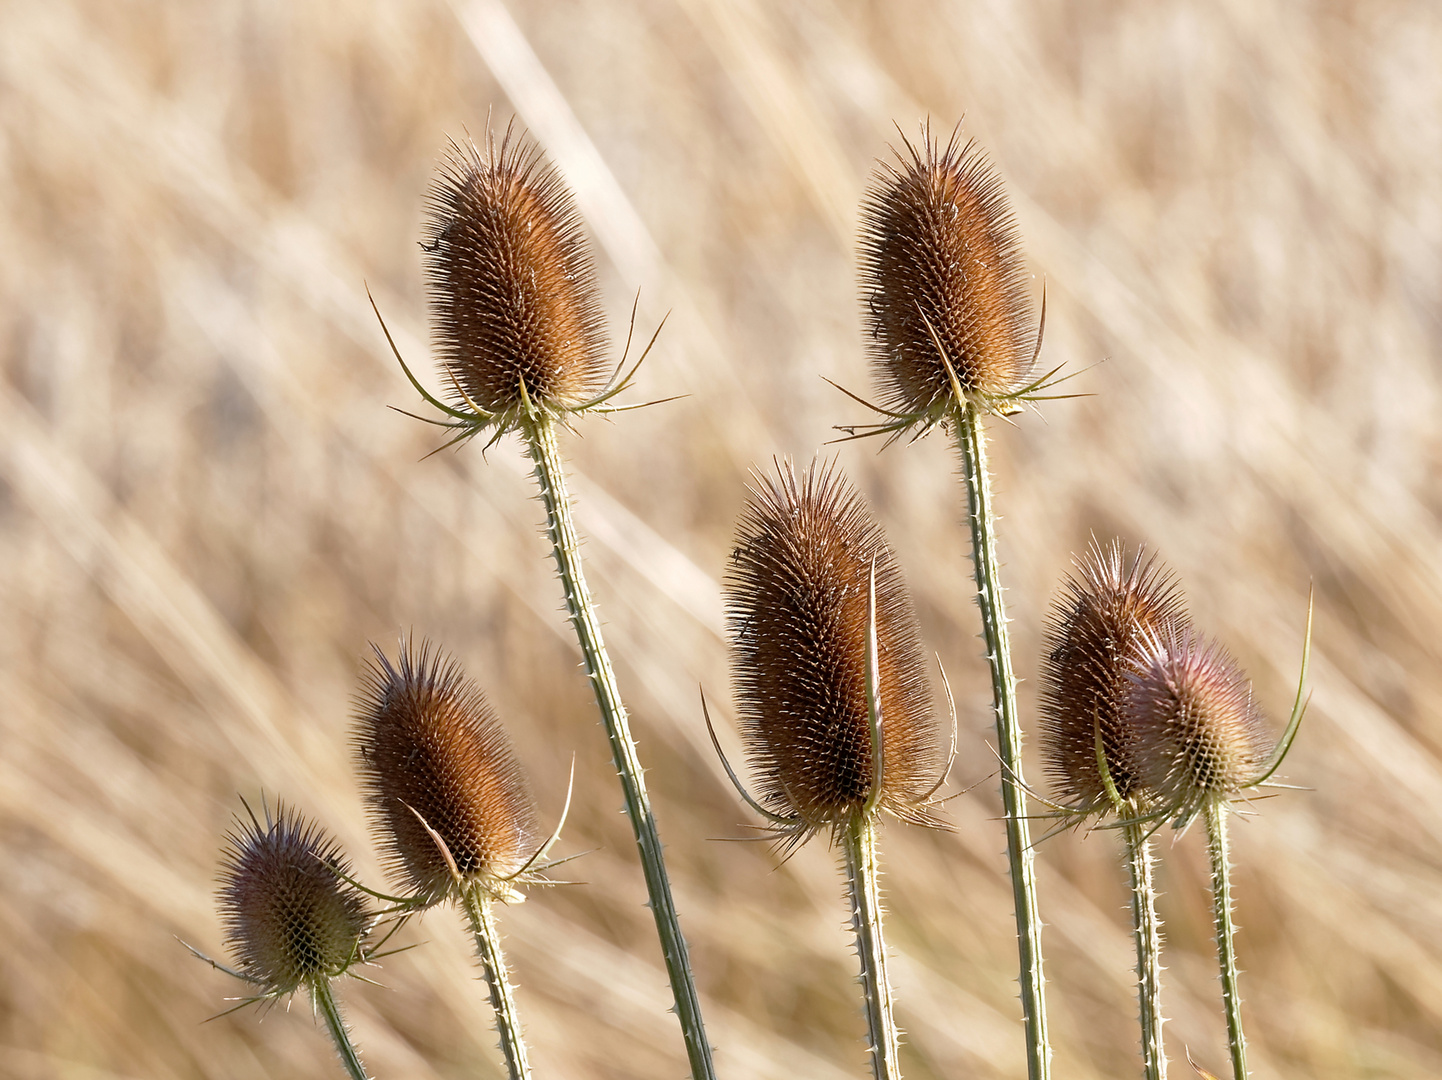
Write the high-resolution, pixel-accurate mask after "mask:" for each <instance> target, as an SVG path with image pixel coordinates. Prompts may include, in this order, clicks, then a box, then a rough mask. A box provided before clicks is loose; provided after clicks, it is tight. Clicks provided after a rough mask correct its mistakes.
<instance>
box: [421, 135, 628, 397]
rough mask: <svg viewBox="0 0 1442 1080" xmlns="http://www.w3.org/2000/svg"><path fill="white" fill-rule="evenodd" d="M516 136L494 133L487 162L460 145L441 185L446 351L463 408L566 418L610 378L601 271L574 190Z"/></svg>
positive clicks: (429, 268)
mask: <svg viewBox="0 0 1442 1080" xmlns="http://www.w3.org/2000/svg"><path fill="white" fill-rule="evenodd" d="M512 135H513V133H512V131H511V130H510V129H508V130H507V131H506V134H505V135H504V136H503V137H502V139H501V142H500V145H499V146H497V145H496V143H495V140H494V137H492V136H488V137H487V140H486V150H485V153H484V154H483V153H482V152H481V151H480V150H479V149H478V148H477V147H476V146H475V144H473V143H471V142H470V141H469V140H468V141H466V142H465V143H464V144H462V143H456V142H452V143H451V146H450V149H449V152H448V153H447V155H446V157H445V160H444V162H443V163H442V165H441V168H440V173H439V175H438V176H437V178H436V181H435V183H434V185H433V186H432V188H431V192H430V198H429V205H428V207H427V239H426V243H425V244H424V248H425V250H426V252H427V258H426V274H427V285H428V290H429V294H430V302H431V319H432V326H433V334H434V339H435V349H436V352H437V354H438V355H439V357H440V361H441V366H442V369H443V374H444V376H445V379H446V381H447V382H448V383H450V384H451V385H452V387H453V393H454V397H455V403H456V406H457V407H458V408H465V407H466V405H468V404H470V405H474V406H478V407H479V408H480V409H482V410H484V411H485V412H487V413H494V414H500V415H502V416H510V417H514V416H516V415H519V414H520V413H521V411H522V410H523V408H524V402H525V401H529V402H530V404H531V406H532V407H535V408H538V409H541V410H545V411H549V412H551V413H553V414H554V413H564V412H566V411H568V410H570V409H572V408H574V407H576V406H577V405H581V404H583V403H584V402H586V401H587V400H589V399H590V398H592V397H593V396H594V395H595V394H596V393H597V392H598V391H599V390H600V388H601V387H602V386H603V385H604V384H605V382H606V376H607V369H606V364H605V359H604V354H605V351H606V333H605V327H604V325H603V323H602V317H601V310H600V301H599V298H598V291H597V287H596V274H595V269H594V267H593V266H592V263H591V253H590V250H589V247H588V245H587V242H586V237H585V233H584V231H583V229H582V225H581V219H580V216H579V215H578V214H577V213H576V207H575V203H574V201H573V200H572V198H571V193H570V191H569V190H567V188H566V186H565V183H564V182H563V181H562V180H561V177H560V175H559V174H558V173H557V172H556V171H555V170H554V169H553V168H551V166H550V165H548V164H546V163H545V162H544V161H543V160H542V158H541V154H540V151H539V150H538V149H537V148H535V147H534V146H533V145H531V144H530V143H529V141H528V140H526V139H525V138H523V137H517V138H513V137H512ZM523 385H524V387H525V397H524V399H523V397H522V391H521V387H522V386H523ZM455 388H458V389H455Z"/></svg>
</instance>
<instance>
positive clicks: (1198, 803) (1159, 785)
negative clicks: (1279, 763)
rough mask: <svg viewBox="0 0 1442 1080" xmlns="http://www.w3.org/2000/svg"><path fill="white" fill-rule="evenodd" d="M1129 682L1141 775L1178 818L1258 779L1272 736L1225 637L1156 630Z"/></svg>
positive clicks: (1135, 754)
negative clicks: (1222, 642)
mask: <svg viewBox="0 0 1442 1080" xmlns="http://www.w3.org/2000/svg"><path fill="white" fill-rule="evenodd" d="M1130 683H1131V685H1130V687H1129V689H1128V696H1127V703H1126V709H1127V712H1128V714H1129V715H1130V717H1131V722H1132V740H1131V746H1132V750H1131V753H1132V758H1133V760H1134V762H1135V764H1136V769H1137V775H1138V777H1139V779H1140V781H1141V782H1142V783H1143V784H1145V785H1146V786H1147V788H1148V789H1150V790H1151V791H1152V792H1154V793H1155V795H1156V797H1157V798H1158V799H1159V800H1160V801H1161V804H1162V805H1163V806H1164V807H1167V808H1168V810H1169V811H1170V812H1171V813H1174V814H1175V815H1176V816H1177V817H1178V819H1179V820H1190V819H1191V818H1192V817H1193V816H1194V815H1195V814H1196V813H1197V812H1198V811H1200V810H1202V809H1203V808H1204V807H1205V806H1206V804H1207V803H1208V802H1210V801H1213V800H1221V799H1225V798H1226V797H1227V796H1230V795H1234V794H1236V793H1238V792H1240V791H1242V790H1243V789H1244V788H1247V787H1250V786H1251V785H1252V784H1254V783H1255V782H1256V781H1257V779H1258V777H1259V776H1260V775H1261V773H1262V772H1263V770H1264V769H1265V768H1266V765H1267V762H1268V761H1269V759H1270V758H1271V756H1272V749H1273V747H1272V740H1271V737H1270V736H1269V735H1268V734H1267V730H1266V726H1265V724H1264V723H1263V720H1262V716H1261V712H1260V710H1258V708H1257V705H1256V702H1255V701H1254V700H1253V698H1252V687H1251V684H1250V683H1249V682H1248V681H1247V678H1246V676H1245V675H1243V674H1242V671H1241V669H1240V668H1239V667H1238V666H1237V664H1236V662H1235V661H1234V660H1233V659H1232V658H1231V656H1229V655H1228V654H1227V652H1226V650H1225V649H1223V648H1222V647H1221V646H1220V645H1218V644H1216V643H1215V642H1206V641H1202V640H1200V639H1198V638H1196V637H1194V636H1192V634H1191V633H1190V632H1188V631H1186V630H1184V629H1180V630H1173V631H1172V632H1170V633H1167V634H1165V635H1162V636H1160V637H1155V638H1152V639H1151V640H1149V641H1148V642H1147V643H1146V646H1145V649H1144V652H1143V656H1142V660H1141V662H1140V664H1139V665H1138V667H1137V670H1136V671H1135V672H1134V673H1133V674H1132V675H1131V676H1130Z"/></svg>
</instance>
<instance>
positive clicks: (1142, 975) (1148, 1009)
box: [1126, 825, 1167, 1080]
mask: <svg viewBox="0 0 1442 1080" xmlns="http://www.w3.org/2000/svg"><path fill="white" fill-rule="evenodd" d="M1126 843H1127V862H1128V864H1129V865H1130V867H1131V877H1132V932H1133V935H1134V936H1135V938H1136V944H1137V1003H1138V1005H1139V1006H1140V1007H1141V1023H1142V1058H1143V1060H1144V1062H1145V1064H1146V1080H1166V1077H1167V1055H1166V1051H1165V1049H1164V1048H1163V1045H1162V1024H1164V1023H1165V1022H1166V1021H1165V1018H1164V1017H1163V1016H1162V923H1161V920H1160V919H1158V918H1157V894H1156V890H1155V888H1154V887H1153V885H1152V842H1151V840H1149V839H1148V838H1147V833H1146V826H1144V825H1128V826H1127V827H1126Z"/></svg>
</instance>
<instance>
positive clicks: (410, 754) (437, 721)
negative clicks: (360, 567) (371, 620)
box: [354, 641, 537, 903]
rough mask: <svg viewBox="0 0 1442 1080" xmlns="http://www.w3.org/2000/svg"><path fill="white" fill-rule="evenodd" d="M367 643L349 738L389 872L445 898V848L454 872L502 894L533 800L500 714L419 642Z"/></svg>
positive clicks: (517, 864) (450, 888)
mask: <svg viewBox="0 0 1442 1080" xmlns="http://www.w3.org/2000/svg"><path fill="white" fill-rule="evenodd" d="M372 648H373V649H375V659H374V660H373V661H372V662H371V664H370V665H369V666H368V668H367V670H366V673H365V677H364V681H363V683H362V687H361V696H360V699H359V702H358V707H357V714H356V719H357V725H356V732H355V740H354V745H355V748H356V754H357V757H358V759H359V762H360V772H361V782H362V785H363V787H364V789H365V795H366V801H367V802H368V803H369V805H370V810H371V817H372V823H373V828H374V830H375V833H376V837H377V840H378V841H379V843H380V844H381V846H382V848H383V849H384V851H385V860H386V862H387V864H388V866H387V869H388V870H389V872H390V874H391V876H392V878H393V879H395V880H396V881H398V882H402V883H404V885H405V886H406V887H408V888H409V889H410V890H412V891H413V892H414V894H415V895H417V896H418V897H420V898H422V899H423V900H424V901H426V902H428V903H434V902H437V901H440V900H442V899H445V898H446V897H447V896H451V895H454V894H455V892H456V889H457V882H456V880H455V875H453V874H452V872H451V867H450V865H449V864H448V862H447V860H446V855H447V853H449V855H450V859H451V860H452V861H453V862H454V864H455V869H456V872H457V873H459V875H460V877H461V879H462V882H464V883H467V884H469V883H473V882H474V883H479V884H480V885H481V886H482V887H483V888H486V889H487V890H488V891H490V892H491V893H492V895H494V896H496V897H497V898H505V897H508V896H510V890H509V889H508V888H507V886H506V881H507V879H508V878H509V877H510V876H511V875H513V874H515V873H516V872H517V871H518V870H520V869H521V868H522V867H523V866H524V865H525V863H526V861H527V860H528V859H529V858H530V857H531V855H532V854H533V853H534V851H535V849H536V846H537V845H536V837H537V827H536V808H535V801H534V799H533V798H532V796H531V788H530V784H529V783H528V782H527V780H526V776H525V774H524V773H523V772H522V771H521V766H520V764H519V763H518V762H517V761H516V758H515V754H514V753H513V752H512V750H511V743H510V740H509V739H508V738H507V737H506V733H505V730H504V729H503V728H502V727H501V723H500V721H499V720H498V719H497V718H496V714H495V713H494V712H493V711H492V710H491V707H490V706H489V705H488V704H487V703H486V700H485V698H484V697H482V696H481V692H480V690H478V689H477V688H476V686H475V684H474V683H472V682H471V681H470V680H468V679H467V678H466V677H465V674H464V673H463V672H462V671H461V668H460V665H458V664H457V663H456V662H455V661H454V660H452V659H449V658H448V657H446V656H444V655H443V654H442V653H440V652H439V651H437V650H433V649H432V648H431V647H430V646H429V645H428V644H427V643H424V642H423V643H422V644H421V646H420V648H419V649H413V648H412V647H411V646H410V645H409V644H408V643H407V642H405V641H402V643H401V652H400V660H399V663H398V664H397V665H393V664H392V663H391V662H390V660H389V659H387V657H386V655H385V653H383V652H382V651H381V650H380V649H378V648H375V646H372ZM428 829H429V830H430V831H428ZM432 832H434V834H435V835H434V836H432V835H431V834H432ZM438 840H439V842H438ZM442 844H443V845H444V851H443V850H442V847H441V845H442Z"/></svg>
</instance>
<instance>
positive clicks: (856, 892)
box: [843, 815, 901, 1080]
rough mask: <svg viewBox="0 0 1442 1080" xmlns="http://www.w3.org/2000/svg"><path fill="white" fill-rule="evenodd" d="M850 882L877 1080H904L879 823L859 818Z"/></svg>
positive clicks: (849, 846)
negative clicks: (889, 965)
mask: <svg viewBox="0 0 1442 1080" xmlns="http://www.w3.org/2000/svg"><path fill="white" fill-rule="evenodd" d="M843 843H844V845H845V848H846V880H847V882H848V883H849V884H850V886H851V926H852V929H854V930H855V931H856V954H857V956H858V957H860V959H861V985H862V989H863V991H864V992H865V994H866V1029H867V1034H868V1035H869V1036H870V1039H871V1070H872V1075H873V1076H874V1077H875V1080H900V1078H901V1068H900V1065H899V1064H898V1057H897V1047H898V1038H897V1030H896V1015H895V1012H894V1011H893V1006H892V1000H891V981H890V980H889V979H888V978H887V977H886V942H885V941H884V940H883V939H882V936H881V886H880V881H879V877H880V869H879V867H878V865H877V861H876V819H875V818H874V817H873V816H871V815H866V816H863V817H861V818H859V819H858V820H857V821H856V822H855V823H854V824H853V825H851V827H850V828H848V829H847V830H846V833H845V838H844V841H843Z"/></svg>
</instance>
